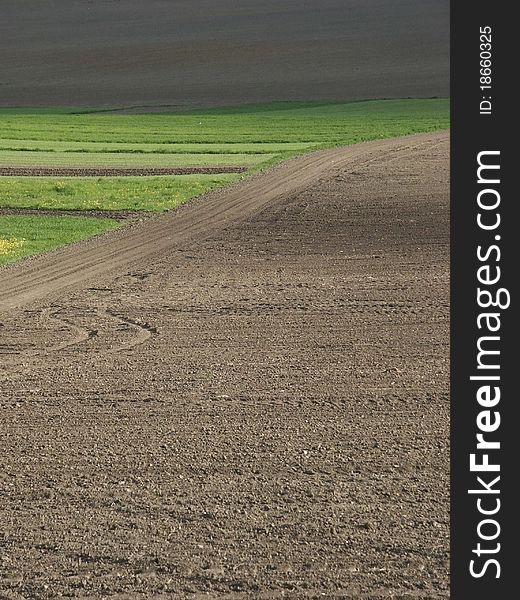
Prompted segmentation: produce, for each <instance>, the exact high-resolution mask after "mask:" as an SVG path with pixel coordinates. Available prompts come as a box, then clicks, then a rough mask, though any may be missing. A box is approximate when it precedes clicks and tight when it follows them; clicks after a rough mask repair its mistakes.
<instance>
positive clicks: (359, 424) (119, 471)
mask: <svg viewBox="0 0 520 600" xmlns="http://www.w3.org/2000/svg"><path fill="white" fill-rule="evenodd" d="M448 152H449V150H448V134H447V133H436V134H427V135H419V136H411V137H408V138H400V139H395V140H384V141H380V142H370V143H366V144H359V145H357V146H351V147H348V148H340V149H333V150H327V151H322V152H318V153H314V154H307V155H304V156H302V157H300V158H297V159H293V160H291V161H288V162H286V163H283V164H280V165H278V166H276V167H275V168H273V169H272V170H271V171H270V172H268V173H266V174H257V175H255V176H253V177H252V178H250V179H248V180H246V181H243V182H240V183H239V184H237V185H235V186H232V187H231V188H228V189H226V190H224V191H218V192H212V193H210V194H207V195H206V196H203V197H201V198H198V199H195V200H193V201H191V202H189V203H188V204H186V205H185V206H183V207H180V208H179V209H176V210H174V211H172V212H170V213H168V214H166V215H161V216H158V217H153V218H150V219H147V220H146V221H144V222H143V223H140V224H136V225H130V226H128V227H124V228H122V229H120V230H117V231H113V232H110V233H109V234H107V235H104V236H101V237H99V238H96V239H94V240H90V241H86V242H81V243H78V244H75V245H72V246H70V247H67V248H64V249H60V250H57V251H54V252H51V253H48V254H47V255H44V256H41V257H37V258H33V259H29V260H25V261H22V262H20V263H18V264H16V265H13V266H9V267H7V268H4V269H2V270H1V271H0V279H1V282H2V285H1V286H0V289H1V291H0V323H1V324H0V336H1V340H2V345H1V347H0V351H1V352H2V363H3V366H4V369H3V370H2V374H1V386H2V390H3V393H2V400H1V402H2V410H1V420H2V422H1V429H0V431H1V433H0V444H1V453H0V454H1V457H2V458H1V459H0V460H1V477H2V479H1V487H0V490H1V491H0V507H1V508H0V523H1V524H2V525H1V530H2V534H1V538H0V539H1V549H0V558H1V560H2V579H1V582H0V590H2V591H1V593H0V596H1V597H2V598H12V599H14V598H37V599H43V598H56V597H60V596H65V597H77V598H128V599H130V598H230V599H255V598H260V599H270V598H273V599H275V598H293V599H296V598H345V599H350V598H355V599H365V600H366V599H372V600H377V599H381V600H382V599H388V598H392V599H406V600H411V599H414V600H430V599H438V598H448V596H449V590H448V585H449V584H448V581H449V580H448V559H449V554H448V552H449V549H448V542H449V539H448V536H449V527H448V525H449V523H448V469H449V446H448V419H449V412H448V411H449V401H448V308H449V307H448V244H449V240H448V200H449V199H448Z"/></svg>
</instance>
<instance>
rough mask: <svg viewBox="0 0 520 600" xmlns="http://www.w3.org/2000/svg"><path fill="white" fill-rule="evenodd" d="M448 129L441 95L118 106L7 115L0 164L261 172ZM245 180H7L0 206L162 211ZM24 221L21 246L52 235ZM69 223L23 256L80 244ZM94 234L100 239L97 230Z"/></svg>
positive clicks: (1, 114) (0, 184)
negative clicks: (327, 151) (317, 154)
mask: <svg viewBox="0 0 520 600" xmlns="http://www.w3.org/2000/svg"><path fill="white" fill-rule="evenodd" d="M448 127H449V100H448V99H440V98H431V99H402V100H373V101H365V102H341V103H340V102H328V103H323V102H322V103H318V102H273V103H266V104H254V105H246V106H238V107H227V108H226V107H225V108H215V109H205V110H194V111H190V112H183V113H154V114H122V113H121V112H117V111H115V110H114V109H112V110H108V109H105V110H101V109H97V110H96V109H90V110H78V109H66V108H63V109H48V108H46V109H0V165H1V166H52V165H54V166H64V167H67V166H70V167H72V166H75V167H81V166H84V167H88V166H122V167H139V166H142V167H153V166H157V167H165V166H172V167H174V166H187V165H190V166H195V165H208V166H214V165H224V164H225V165H244V164H245V165H251V169H250V170H251V171H253V170H258V169H262V168H265V167H267V166H269V165H272V164H273V163H276V162H278V161H280V160H283V159H286V158H289V157H292V156H295V155H297V154H301V153H303V152H308V151H311V150H316V149H319V148H325V147H331V146H337V145H346V144H352V143H356V142H360V141H366V140H373V139H381V138H386V137H394V136H401V135H407V134H411V133H418V132H428V131H435V130H439V129H446V128H448ZM239 177H240V176H239V175H182V176H172V177H128V178H124V177H106V178H105V177H103V178H86V177H85V178H72V177H71V178H67V177H65V178H64V177H59V178H52V177H45V178H37V177H26V178H21V177H0V207H4V208H46V209H80V210H81V209H83V210H85V209H98V210H99V209H101V210H103V209H105V210H109V209H110V210H155V211H161V210H166V209H168V208H171V207H173V206H176V205H177V204H179V203H180V202H184V201H186V200H187V199H189V198H191V197H193V196H195V195H198V194H200V193H203V192H205V191H208V190H211V189H214V188H215V187H219V186H222V185H226V184H228V183H230V182H232V181H236V180H237V179H238V178H239ZM2 218H3V219H5V218H11V217H2ZM17 218H18V217H17ZM19 218H20V219H22V220H21V221H20V226H22V225H23V226H24V227H25V229H26V230H25V232H24V231H17V233H13V234H12V235H13V236H14V237H13V240H14V239H15V238H17V236H21V237H22V238H25V239H26V240H29V239H34V240H36V238H37V237H38V235H39V233H38V232H39V231H42V232H43V231H44V228H43V227H42V228H39V227H38V219H39V218H40V217H31V218H29V217H27V218H25V219H29V220H25V221H24V220H23V219H24V218H22V217H19ZM41 218H42V219H44V218H45V219H47V217H41ZM70 218H71V217H64V218H63V219H70ZM31 219H32V220H31ZM63 219H62V220H61V221H60V222H62V223H63V224H64V225H63V233H60V232H59V228H58V229H54V230H51V229H49V230H48V234H47V233H45V236H47V237H45V240H46V242H45V244H43V245H40V246H39V245H38V244H37V243H36V241H35V242H34V243H32V242H31V244H32V245H31V244H29V242H27V244H26V245H25V246H23V247H24V248H25V250H24V251H23V254H27V253H30V252H27V251H26V249H27V248H34V251H40V250H41V249H44V248H48V247H51V246H52V244H51V243H50V242H49V239H50V238H49V237H48V236H49V235H51V237H52V235H55V242H56V243H55V244H54V245H60V244H63V243H67V241H72V240H74V239H77V238H75V237H74V235H75V234H73V228H71V227H68V226H66V225H65V221H63ZM102 222H103V225H102V224H101V223H100V227H106V226H107V222H106V220H103V221H102ZM75 227H76V228H77V227H78V225H76V226H75ZM92 227H93V226H92ZM52 231H54V232H55V233H54V234H52ZM74 231H76V229H74ZM90 231H91V232H92V233H94V232H95V228H94V227H93V228H92V229H91V230H90ZM6 235H8V234H6ZM87 235H90V233H89V234H87ZM83 237H84V236H83ZM3 239H4V240H9V239H10V238H9V237H4V238H3ZM13 243H15V242H14V241H13ZM4 245H5V247H7V246H8V245H9V244H8V241H6V242H5V244H4ZM13 248H14V246H13ZM13 248H12V250H13ZM13 251H14V250H13ZM20 252H21V250H20ZM19 255H21V254H19ZM4 256H5V255H4ZM9 256H11V257H12V256H13V254H12V252H11V254H9Z"/></svg>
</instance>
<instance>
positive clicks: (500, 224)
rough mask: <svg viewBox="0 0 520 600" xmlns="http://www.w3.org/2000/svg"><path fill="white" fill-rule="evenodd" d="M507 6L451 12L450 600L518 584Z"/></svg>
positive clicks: (478, 3) (511, 72)
mask: <svg viewBox="0 0 520 600" xmlns="http://www.w3.org/2000/svg"><path fill="white" fill-rule="evenodd" d="M513 6H514V3H508V2H500V1H495V2H489V1H487V2H484V1H482V0H475V1H473V2H462V0H458V1H457V0H453V1H452V5H451V136H452V145H451V178H452V187H451V207H452V208H451V211H452V212H451V225H452V230H451V234H452V239H451V253H452V258H451V303H452V305H451V315H452V317H451V319H452V320H451V323H452V325H451V327H452V329H451V331H452V333H451V356H452V359H451V360H452V371H451V383H452V407H451V408H452V421H451V426H452V444H451V452H452V461H451V468H452V473H451V483H452V504H451V509H452V511H451V523H452V525H451V540H452V551H451V561H452V562H451V590H452V594H451V597H452V599H453V600H480V599H481V598H482V599H484V598H485V599H487V600H491V599H493V600H495V599H496V600H502V599H509V598H512V597H516V594H517V593H515V592H514V590H515V588H516V585H515V584H516V579H517V578H519V577H520V568H519V567H517V566H516V564H515V563H516V560H515V559H516V554H517V552H518V550H517V539H516V538H517V535H518V526H517V522H516V521H517V518H516V515H515V513H516V510H515V509H516V508H517V507H518V506H520V502H519V498H518V496H517V494H518V492H516V491H515V488H516V485H515V484H516V481H517V472H518V470H519V469H518V466H517V465H518V462H517V460H518V459H517V457H519V454H520V453H519V448H520V430H519V429H518V420H517V404H518V403H519V401H520V399H519V397H518V392H517V390H516V387H517V386H516V377H519V378H520V361H519V356H520V353H519V351H518V344H517V336H518V333H519V332H518V318H517V312H516V311H517V301H518V294H517V289H518V285H517V283H516V280H517V279H518V278H519V276H520V275H519V274H520V268H519V263H520V260H519V258H520V252H519V249H518V245H519V244H520V233H517V223H516V221H515V214H516V213H517V211H516V210H515V208H516V206H517V205H518V203H519V202H518V196H519V194H518V191H517V190H515V189H513V185H514V184H513V182H515V180H517V179H518V172H519V168H518V166H516V168H515V164H514V163H515V160H516V157H517V156H518V154H519V153H518V150H517V149H513V148H512V138H513V135H517V133H514V132H518V129H519V127H518V118H517V115H516V114H515V113H516V112H518V111H515V113H514V112H513V102H515V104H516V105H517V101H515V99H514V94H515V92H514V89H513V86H514V87H517V86H515V85H514V84H515V83H516V80H517V77H516V74H517V72H518V67H517V66H516V60H515V58H516V57H517V56H518V49H517V40H518V39H519V38H520V35H519V33H518V32H517V33H516V36H515V35H514V33H515V31H514V29H515V26H516V20H515V18H514V17H513ZM511 594H512V595H511Z"/></svg>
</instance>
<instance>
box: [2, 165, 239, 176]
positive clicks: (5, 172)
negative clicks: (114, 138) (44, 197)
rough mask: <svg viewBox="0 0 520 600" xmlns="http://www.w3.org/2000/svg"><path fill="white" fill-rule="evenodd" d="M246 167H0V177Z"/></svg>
mask: <svg viewBox="0 0 520 600" xmlns="http://www.w3.org/2000/svg"><path fill="white" fill-rule="evenodd" d="M248 168H249V166H248V165H220V166H218V165H216V166H212V167H208V166H193V167H2V166H0V177H2V176H4V177H6V176H7V177H150V176H154V175H197V174H199V175H202V174H208V175H213V174H218V173H244V172H245V171H247V169H248Z"/></svg>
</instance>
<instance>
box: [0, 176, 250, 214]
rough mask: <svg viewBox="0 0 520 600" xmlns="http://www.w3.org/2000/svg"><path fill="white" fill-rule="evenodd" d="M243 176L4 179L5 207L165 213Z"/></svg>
mask: <svg viewBox="0 0 520 600" xmlns="http://www.w3.org/2000/svg"><path fill="white" fill-rule="evenodd" d="M239 178H240V175H238V174H235V173H226V174H222V175H182V176H175V177H164V176H161V177H0V198H1V206H2V207H4V208H45V209H63V210H71V209H75V210H93V209H95V210H132V211H135V210H147V211H163V210H167V209H169V208H172V207H174V206H177V205H178V204H181V203H182V202H185V201H186V200H187V199H189V198H192V197H193V196H198V195H200V194H203V193H204V192H208V191H210V190H213V189H215V188H218V187H222V186H223V185H226V184H228V183H231V182H233V181H237V180H238V179H239Z"/></svg>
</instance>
